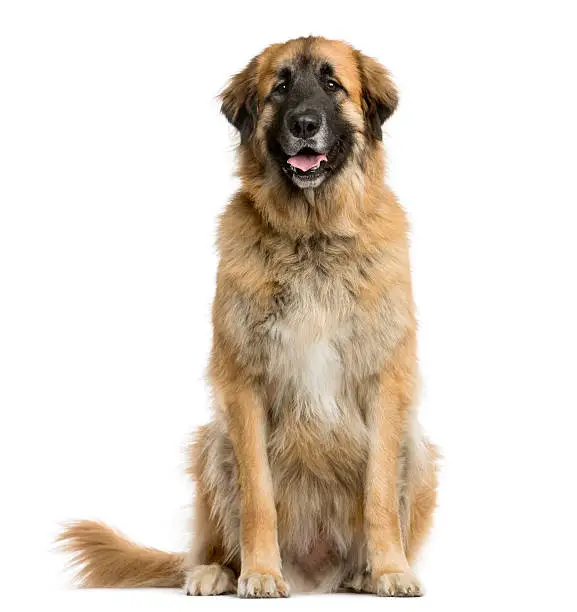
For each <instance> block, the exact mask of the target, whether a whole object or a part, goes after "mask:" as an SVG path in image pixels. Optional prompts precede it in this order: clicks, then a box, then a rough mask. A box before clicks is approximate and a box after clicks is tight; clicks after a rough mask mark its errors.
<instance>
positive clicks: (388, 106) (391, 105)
mask: <svg viewBox="0 0 577 612" xmlns="http://www.w3.org/2000/svg"><path fill="white" fill-rule="evenodd" d="M358 63H359V72H360V75H361V85H362V96H363V100H362V104H363V112H364V114H365V120H366V122H367V127H368V129H369V132H370V134H371V135H372V136H373V137H374V138H376V139H377V140H382V138H383V132H382V129H381V126H382V125H383V123H384V122H385V121H386V120H387V119H388V118H389V117H390V116H391V115H392V114H393V113H394V111H395V109H396V108H397V104H398V102H399V95H398V93H397V88H396V87H395V84H394V83H393V81H392V80H391V75H390V74H389V71H388V70H387V69H386V68H385V67H384V66H382V65H381V64H379V62H377V60H375V59H373V58H372V57H367V56H366V55H363V54H362V53H359V54H358Z"/></svg>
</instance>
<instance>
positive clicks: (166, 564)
mask: <svg viewBox="0 0 577 612" xmlns="http://www.w3.org/2000/svg"><path fill="white" fill-rule="evenodd" d="M57 543H58V544H59V545H60V548H61V549H62V550H63V551H65V552H68V553H71V554H72V559H71V562H70V566H71V567H74V568H75V569H76V570H77V574H76V579H77V583H78V584H79V586H82V587H180V586H182V585H183V583H184V570H183V562H184V555H183V554H175V553H168V552H164V551H161V550H156V549H155V548H147V547H144V546H138V545H137V544H135V543H134V542H132V541H131V540H129V539H128V538H126V537H124V536H123V535H121V534H120V533H118V532H116V531H114V530H113V529H111V528H110V527H108V526H106V525H104V524H102V523H97V522H95V521H77V522H74V523H69V524H68V525H66V526H65V528H64V530H63V531H62V533H61V534H60V536H59V537H58V539H57Z"/></svg>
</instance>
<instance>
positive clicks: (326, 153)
mask: <svg viewBox="0 0 577 612" xmlns="http://www.w3.org/2000/svg"><path fill="white" fill-rule="evenodd" d="M221 98H222V112H223V113H224V115H225V116H226V118H227V119H228V120H229V121H230V122H231V123H232V124H233V125H234V126H235V127H236V128H237V129H238V131H239V132H240V137H241V147H242V148H243V150H244V151H246V152H249V153H250V154H251V155H252V156H253V157H254V159H255V160H256V162H257V164H258V167H259V168H261V169H263V170H264V171H265V172H267V173H269V172H270V171H271V170H272V171H277V174H278V175H280V176H282V177H283V178H284V180H286V181H287V182H288V183H289V184H290V185H291V186H293V187H296V188H300V189H307V188H317V187H319V186H320V185H321V184H322V183H324V182H325V181H328V180H332V179H333V178H334V177H336V176H338V175H339V174H340V172H341V171H342V169H343V168H345V167H346V165H347V163H349V162H350V161H351V160H355V159H356V160H357V161H358V162H360V161H361V158H362V155H363V154H364V153H365V152H366V151H367V150H368V149H370V147H371V146H374V145H375V144H376V143H377V142H378V141H379V140H381V138H382V132H381V126H382V124H383V122H384V121H385V120H386V119H387V118H388V117H389V116H390V115H391V114H392V113H393V111H394V110H395V108H396V106H397V92H396V89H395V86H394V85H393V83H392V81H391V79H390V77H389V73H388V72H387V70H386V69H385V68H383V66H381V65H380V64H379V63H378V62H377V61H375V60H374V59H372V58H369V57H366V56H365V55H363V54H362V53H360V52H359V51H356V50H355V49H353V48H352V47H350V46H349V45H348V44H346V43H343V42H338V41H330V40H326V39H324V38H318V37H309V38H299V39H296V40H291V41H288V42H287V43H284V44H278V45H272V46H270V47H268V48H267V49H265V51H263V52H262V53H261V54H260V55H259V56H257V57H255V58H254V59H253V60H252V61H251V62H250V63H249V64H248V66H247V67H246V68H245V69H244V70H243V71H242V72H240V73H239V74H237V75H236V76H235V77H233V78H232V80H231V81H230V83H229V85H228V87H227V88H226V89H225V90H224V92H223V94H222V96H221Z"/></svg>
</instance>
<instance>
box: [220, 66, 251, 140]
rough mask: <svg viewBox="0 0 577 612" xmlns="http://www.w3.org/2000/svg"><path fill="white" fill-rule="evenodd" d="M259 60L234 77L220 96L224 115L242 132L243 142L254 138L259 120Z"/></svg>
mask: <svg viewBox="0 0 577 612" xmlns="http://www.w3.org/2000/svg"><path fill="white" fill-rule="evenodd" d="M256 68H257V58H256V57H255V58H254V59H252V60H251V61H250V63H249V64H248V66H247V67H246V68H245V69H244V70H243V71H242V72H239V73H238V74H236V75H235V76H233V77H232V79H231V80H230V82H229V84H228V85H227V86H226V87H225V89H224V91H223V92H222V93H221V94H220V100H221V102H222V106H221V107H220V110H221V112H222V114H223V115H224V116H225V117H226V118H227V119H228V120H229V121H230V123H232V125H234V127H235V128H236V129H237V130H238V131H239V132H240V139H241V142H246V141H247V140H249V139H250V137H251V136H252V134H253V132H254V129H255V127H256V119H257V85H256Z"/></svg>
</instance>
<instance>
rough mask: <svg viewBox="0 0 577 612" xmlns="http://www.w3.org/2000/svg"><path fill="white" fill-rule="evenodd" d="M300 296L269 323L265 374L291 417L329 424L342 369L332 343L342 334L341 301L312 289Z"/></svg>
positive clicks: (335, 409) (336, 403) (338, 341)
mask: <svg viewBox="0 0 577 612" xmlns="http://www.w3.org/2000/svg"><path fill="white" fill-rule="evenodd" d="M300 296H303V297H301V299H298V300H293V302H292V303H291V306H290V308H289V309H288V311H287V312H286V313H284V316H283V317H282V318H280V319H278V320H277V321H276V322H275V323H274V324H273V326H272V329H271V338H272V343H271V346H272V350H271V354H270V362H269V368H270V369H269V373H270V374H271V376H272V378H273V379H274V382H275V387H276V389H277V394H278V401H279V402H290V403H291V404H292V407H293V408H294V410H295V411H296V416H297V417H300V418H314V419H315V420H317V421H319V422H326V423H333V422H335V421H336V420H337V419H338V418H339V414H340V410H341V406H340V405H339V398H340V395H341V390H342V385H343V374H344V372H343V363H342V360H341V356H340V354H339V349H338V347H339V345H340V344H341V343H342V342H343V340H344V339H345V338H346V335H347V333H348V325H347V324H346V322H343V316H342V311H341V310H342V309H341V307H342V305H343V303H344V302H343V300H342V299H341V300H340V301H339V300H338V299H336V300H335V299H327V296H326V295H325V296H323V297H324V299H319V297H318V294H317V295H316V297H315V293H314V292H313V291H309V292H303V293H301V294H300ZM332 297H333V298H336V296H332Z"/></svg>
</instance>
